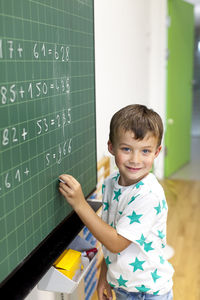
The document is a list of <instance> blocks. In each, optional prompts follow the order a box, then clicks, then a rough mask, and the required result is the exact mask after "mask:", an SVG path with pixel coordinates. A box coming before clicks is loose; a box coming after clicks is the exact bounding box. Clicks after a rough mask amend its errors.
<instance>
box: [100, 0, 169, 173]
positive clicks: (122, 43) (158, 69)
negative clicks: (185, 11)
mask: <svg viewBox="0 0 200 300" xmlns="http://www.w3.org/2000/svg"><path fill="white" fill-rule="evenodd" d="M166 15H167V7H166V0H148V1H146V0H109V1H107V0H101V1H98V0H96V1H95V57H96V110H97V158H98V160H99V159H100V158H101V157H102V156H103V155H108V152H107V140H108V132H109V122H110V119H111V117H112V115H113V113H114V112H116V111H117V110H118V109H120V108H121V107H123V106H125V105H128V104H132V103H140V104H145V105H147V106H149V107H151V108H153V109H155V110H156V111H158V112H159V113H160V115H161V117H162V118H163V120H165V94H166V91H165V83H166V30H167V18H166ZM163 169H164V152H161V155H160V156H159V158H157V160H156V162H155V173H156V175H157V176H158V177H159V178H162V177H163Z"/></svg>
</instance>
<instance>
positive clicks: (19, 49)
mask: <svg viewBox="0 0 200 300" xmlns="http://www.w3.org/2000/svg"><path fill="white" fill-rule="evenodd" d="M17 51H18V53H19V57H20V58H21V57H22V51H23V49H22V47H21V46H20V44H19V45H18V49H17Z"/></svg>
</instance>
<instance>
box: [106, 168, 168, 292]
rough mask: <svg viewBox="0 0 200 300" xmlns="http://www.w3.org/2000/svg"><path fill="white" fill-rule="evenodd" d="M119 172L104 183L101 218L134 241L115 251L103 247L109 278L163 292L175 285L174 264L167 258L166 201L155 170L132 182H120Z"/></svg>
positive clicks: (126, 287) (133, 288)
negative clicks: (129, 184)
mask: <svg viewBox="0 0 200 300" xmlns="http://www.w3.org/2000/svg"><path fill="white" fill-rule="evenodd" d="M119 176H120V175H119V173H114V174H112V175H111V176H109V177H108V178H106V180H105V182H104V184H103V186H102V192H103V208H102V219H103V220H104V221H105V222H106V223H108V224H109V225H111V226H113V227H114V228H115V229H116V230H117V232H118V233H119V234H120V235H122V236H123V237H125V238H127V239H128V240H130V241H131V242H132V243H131V244H130V245H129V246H128V247H127V248H126V249H124V250H123V251H122V252H120V253H118V254H115V253H112V252H110V251H108V250H107V249H106V248H105V247H103V252H104V257H105V261H106V264H107V268H108V272H107V280H108V282H109V284H110V285H111V286H113V287H115V288H122V289H124V290H127V291H129V292H146V293H148V294H154V295H163V294H165V293H167V292H168V291H169V290H170V289H171V288H172V285H173V282H172V276H173V273H174V270H173V267H172V266H171V264H170V263H169V262H168V261H167V260H166V259H165V255H164V251H163V249H164V247H165V246H166V221H167V211H168V207H167V202H166V200H165V194H164V191H163V188H162V187H161V185H160V184H159V182H158V181H157V179H156V177H155V176H154V175H153V174H151V173H150V174H148V175H147V176H146V177H145V178H143V179H142V180H141V181H140V182H138V183H136V184H133V185H131V186H120V185H119V183H118V179H119Z"/></svg>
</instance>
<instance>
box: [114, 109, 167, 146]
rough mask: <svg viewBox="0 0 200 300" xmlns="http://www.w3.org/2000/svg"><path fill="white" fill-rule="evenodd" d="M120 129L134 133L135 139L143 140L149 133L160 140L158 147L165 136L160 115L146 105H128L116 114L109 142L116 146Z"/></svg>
mask: <svg viewBox="0 0 200 300" xmlns="http://www.w3.org/2000/svg"><path fill="white" fill-rule="evenodd" d="M119 129H123V130H125V131H132V132H133V133H134V135H135V139H139V140H142V139H143V138H144V137H145V136H146V134H147V133H148V132H151V133H152V135H153V136H155V137H157V138H158V145H157V146H158V147H159V146H160V145H161V141H162V136H163V123H162V120H161V117H160V116H159V114H157V113H156V112H155V111H153V110H152V109H149V108H147V107H146V106H145V105H140V104H133V105H128V106H126V107H124V108H122V109H120V110H119V111H118V112H116V113H115V114H114V115H113V117H112V119H111V122H110V134H109V140H110V142H111V143H112V144H114V141H115V137H116V134H117V132H118V130H119Z"/></svg>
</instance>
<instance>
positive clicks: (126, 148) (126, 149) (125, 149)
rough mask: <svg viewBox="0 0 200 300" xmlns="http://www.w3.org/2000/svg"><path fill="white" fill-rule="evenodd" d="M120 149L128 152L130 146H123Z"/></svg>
mask: <svg viewBox="0 0 200 300" xmlns="http://www.w3.org/2000/svg"><path fill="white" fill-rule="evenodd" d="M122 150H123V151H125V152H129V151H130V148H128V147H123V148H122Z"/></svg>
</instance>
